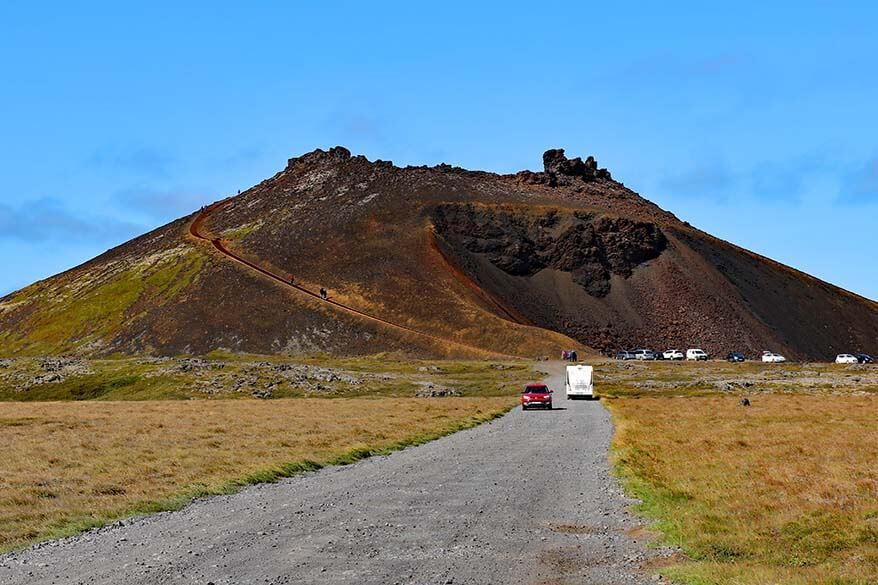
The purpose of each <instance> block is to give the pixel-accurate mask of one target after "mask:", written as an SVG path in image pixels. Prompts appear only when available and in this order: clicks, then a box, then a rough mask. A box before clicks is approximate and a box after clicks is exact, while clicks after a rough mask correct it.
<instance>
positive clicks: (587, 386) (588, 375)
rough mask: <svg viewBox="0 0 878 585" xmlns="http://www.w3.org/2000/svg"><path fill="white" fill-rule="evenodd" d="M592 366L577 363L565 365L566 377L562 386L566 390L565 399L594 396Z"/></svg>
mask: <svg viewBox="0 0 878 585" xmlns="http://www.w3.org/2000/svg"><path fill="white" fill-rule="evenodd" d="M593 373H594V368H593V367H592V366H585V365H582V364H577V365H575V366H567V379H566V381H565V382H564V388H565V390H566V391H567V399H568V400H569V399H572V398H594V381H593V380H592V375H593Z"/></svg>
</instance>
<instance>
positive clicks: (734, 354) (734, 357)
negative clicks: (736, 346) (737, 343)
mask: <svg viewBox="0 0 878 585" xmlns="http://www.w3.org/2000/svg"><path fill="white" fill-rule="evenodd" d="M726 361H727V362H744V361H747V358H745V357H744V354H743V353H741V352H740V351H730V352H729V355H727V356H726Z"/></svg>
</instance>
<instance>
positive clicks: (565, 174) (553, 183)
mask: <svg viewBox="0 0 878 585" xmlns="http://www.w3.org/2000/svg"><path fill="white" fill-rule="evenodd" d="M516 178H517V179H518V180H519V181H521V182H523V183H530V184H535V185H548V186H550V187H557V186H572V185H575V184H576V183H577V182H580V183H582V182H585V183H589V182H593V181H612V180H613V176H612V175H611V174H610V171H608V170H607V169H599V168H598V163H597V161H596V160H595V158H594V157H593V156H589V157H588V158H586V159H585V160H582V158H581V157H578V156H577V157H576V158H567V157H566V156H565V155H564V149H563V148H553V149H550V150H547V151H546V152H544V153H543V172H542V173H534V172H532V171H521V172H520V173H518V174H517V175H516Z"/></svg>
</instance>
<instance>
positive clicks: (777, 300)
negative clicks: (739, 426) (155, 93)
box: [0, 147, 878, 359]
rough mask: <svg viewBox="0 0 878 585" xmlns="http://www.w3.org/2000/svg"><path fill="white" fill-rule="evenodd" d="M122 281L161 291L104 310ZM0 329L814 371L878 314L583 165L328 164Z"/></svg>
mask: <svg viewBox="0 0 878 585" xmlns="http://www.w3.org/2000/svg"><path fill="white" fill-rule="evenodd" d="M196 219H197V221H196ZM193 222H196V223H195V225H194V226H193ZM193 234H194V235H195V236H198V237H195V236H193ZM183 266H192V267H193V268H191V270H189V271H188V272H186V271H184V270H183V269H182V268H180V267H183ZM174 269H177V273H179V274H178V276H175V277H172V276H167V275H166V274H165V273H166V272H168V271H170V272H173V270H174ZM177 273H175V274H177ZM131 274H137V275H138V277H137V282H143V283H151V282H153V281H154V282H155V284H154V285H150V286H146V285H144V286H143V287H141V288H142V290H140V289H138V290H133V291H131V290H128V289H125V290H126V295H125V296H124V298H125V299H126V303H107V302H106V299H105V295H106V293H107V290H108V289H110V290H115V288H114V287H117V286H121V285H118V281H120V279H121V280H122V281H124V282H129V280H130V279H128V276H130V275H131ZM183 274H185V275H186V276H185V278H183V277H182V276H180V275H183ZM291 275H295V283H294V285H292V286H291V285H290V282H289V277H290V276H291ZM321 287H324V288H326V289H328V291H329V301H324V300H322V299H320V298H319V296H315V295H316V293H317V291H318V290H319V289H320V288H321ZM116 298H119V295H117V297H116ZM109 305H112V306H109ZM105 306H107V308H103V307H105ZM82 311H86V312H88V311H91V313H89V314H94V315H95V317H94V318H93V319H91V320H88V321H87V322H85V321H83V322H80V320H77V319H78V317H77V316H78V315H79V314H80V313H81V312H82ZM46 315H54V317H53V318H52V319H48V318H47V317H46ZM65 319H67V320H69V321H70V322H71V323H74V325H72V326H71V327H70V328H69V331H66V332H65V331H63V328H59V327H57V323H59V322H63V321H64V320H65ZM0 331H4V332H5V333H3V334H0V353H7V354H27V353H35V352H61V351H65V352H66V351H75V352H81V353H98V354H100V353H112V352H123V353H128V352H149V353H156V354H174V353H180V352H186V353H204V352H209V351H211V350H214V349H227V350H231V351H247V352H279V353H311V352H315V351H327V352H331V353H334V354H363V353H376V352H380V351H393V352H405V353H410V354H416V355H442V356H451V355H455V356H457V355H460V356H469V357H489V356H496V355H497V354H505V355H521V356H530V357H532V356H534V355H543V354H550V353H552V354H553V353H554V352H556V351H557V350H559V349H561V348H562V347H563V348H566V347H576V348H579V349H580V350H586V351H587V349H588V348H592V349H594V350H596V351H603V352H611V351H615V350H616V349H619V348H622V347H632V346H649V347H653V348H655V349H664V348H666V347H680V348H686V347H702V348H703V349H705V350H706V351H708V352H710V353H712V354H722V353H724V352H727V351H731V350H739V351H744V352H746V353H748V354H750V355H751V356H752V357H755V356H756V355H758V354H759V353H760V352H761V351H762V350H764V349H770V350H774V351H780V352H782V353H785V354H787V355H788V357H790V358H803V359H804V358H809V359H828V358H831V357H832V356H834V354H835V353H838V352H842V351H845V352H847V351H867V352H868V351H876V350H878V347H874V344H875V343H876V340H878V306H876V303H874V302H873V301H870V300H867V299H864V298H862V297H859V296H856V295H854V294H852V293H849V292H847V291H844V290H842V289H839V288H837V287H834V286H832V285H829V284H827V283H825V282H822V281H819V280H817V279H814V278H812V277H810V276H808V275H806V274H803V273H801V272H798V271H796V270H794V269H791V268H789V267H786V266H783V265H780V264H778V263H776V262H773V261H771V260H768V259H766V258H763V257H760V256H758V255H755V254H753V253H751V252H748V251H746V250H743V249H741V248H738V247H736V246H733V245H731V244H729V243H726V242H723V241H721V240H718V239H716V238H713V237H711V236H710V235H708V234H705V233H704V232H701V231H698V230H696V229H693V228H691V227H690V226H688V225H686V224H683V223H681V222H680V221H679V220H677V219H676V217H674V216H673V215H672V214H670V213H667V212H665V211H663V210H661V209H660V208H658V207H657V206H656V205H654V204H653V203H651V202H649V201H647V200H646V199H644V198H642V197H640V196H639V195H638V194H636V193H634V192H633V191H631V190H629V189H627V188H626V187H624V185H622V184H621V183H618V182H616V181H615V180H613V178H612V177H611V175H610V173H609V172H608V171H606V170H605V169H600V168H598V166H597V164H596V162H595V161H594V159H592V158H591V157H589V158H588V159H586V160H585V161H582V160H580V159H567V158H566V157H565V156H564V153H563V151H560V150H554V151H549V152H547V153H546V155H545V156H544V170H543V171H542V172H531V171H522V172H521V173H518V174H515V175H496V174H492V173H486V172H476V171H467V170H464V169H459V168H454V167H450V166H447V165H439V166H437V167H429V168H428V167H406V168H399V167H396V166H394V165H392V164H391V163H389V162H384V161H375V162H370V161H368V160H367V159H365V158H364V157H362V156H351V155H350V153H349V152H348V151H347V150H345V149H343V148H340V147H336V148H333V149H331V150H330V151H329V152H324V151H321V150H317V151H314V152H312V153H309V154H306V155H304V156H302V157H299V158H294V159H290V161H289V164H288V165H287V167H286V168H285V169H284V170H283V171H281V172H279V173H278V174H276V175H275V176H274V177H272V178H270V179H268V180H266V181H263V182H262V183H260V184H258V185H256V186H254V187H253V188H251V189H249V190H247V191H246V192H244V193H242V194H240V195H239V196H237V197H233V198H230V199H229V200H227V201H224V202H223V203H222V204H221V205H218V206H216V207H214V208H211V209H208V210H205V212H204V213H197V214H194V215H193V216H190V217H188V218H184V219H181V220H179V221H177V222H174V223H171V224H169V225H167V226H164V227H162V228H159V229H158V230H156V231H154V232H151V233H149V234H146V235H144V236H141V237H140V238H137V239H135V240H132V241H131V242H129V243H127V244H124V245H122V246H120V247H118V248H115V249H113V250H110V251H109V252H107V253H106V254H104V255H102V256H100V257H98V258H95V259H94V260H92V261H90V262H89V263H86V264H84V265H83V266H80V267H77V268H75V269H73V270H71V271H68V272H66V273H64V274H61V275H58V276H56V277H53V278H52V279H48V280H46V281H42V282H40V283H36V284H35V285H33V286H32V287H28V288H27V289H24V290H23V291H19V292H18V293H13V294H12V295H10V296H8V297H6V298H5V299H2V301H0Z"/></svg>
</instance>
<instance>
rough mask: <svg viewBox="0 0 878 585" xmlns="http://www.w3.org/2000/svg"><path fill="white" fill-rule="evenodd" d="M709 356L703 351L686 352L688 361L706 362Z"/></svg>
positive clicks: (689, 350)
mask: <svg viewBox="0 0 878 585" xmlns="http://www.w3.org/2000/svg"><path fill="white" fill-rule="evenodd" d="M708 357H709V356H708V355H707V352H706V351H704V350H703V349H697V348H696V349H687V350H686V359H687V360H696V361H705V360H707V358H708Z"/></svg>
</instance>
